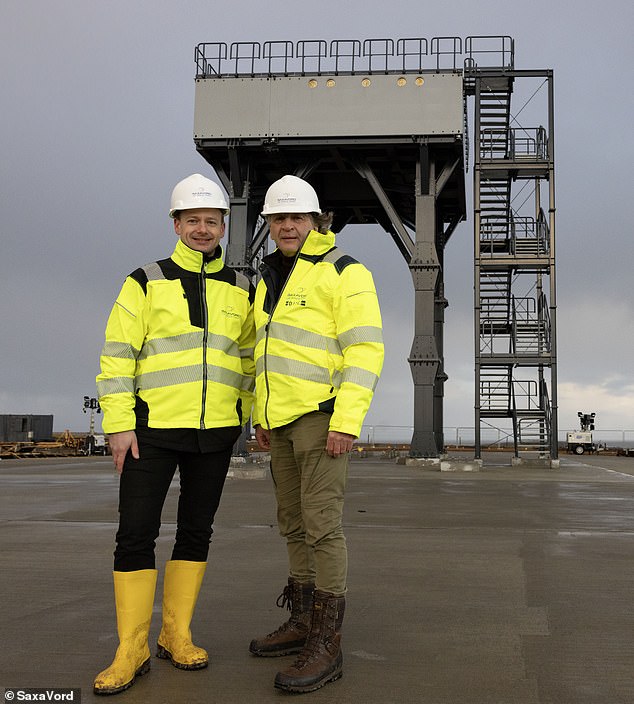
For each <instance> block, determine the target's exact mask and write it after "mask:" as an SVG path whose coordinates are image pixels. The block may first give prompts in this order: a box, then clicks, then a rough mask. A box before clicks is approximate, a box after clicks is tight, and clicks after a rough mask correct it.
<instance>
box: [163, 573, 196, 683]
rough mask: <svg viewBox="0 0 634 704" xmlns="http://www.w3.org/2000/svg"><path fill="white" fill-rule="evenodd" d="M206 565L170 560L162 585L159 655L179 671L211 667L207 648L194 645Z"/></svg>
mask: <svg viewBox="0 0 634 704" xmlns="http://www.w3.org/2000/svg"><path fill="white" fill-rule="evenodd" d="M206 568H207V563H206V562H192V561H189V560H169V561H168V562H167V563H166V564H165V579H164V582H163V626H162V627H161V632H160V634H159V637H158V647H157V651H156V656H157V657H159V658H162V659H164V660H170V661H171V663H172V665H174V667H177V668H178V669H179V670H202V669H203V668H205V667H207V665H209V655H208V654H207V651H206V650H205V649H204V648H199V647H198V646H197V645H194V644H193V643H192V634H191V630H190V624H191V620H192V616H193V615H194V609H195V608H196V602H197V601H198V594H199V592H200V587H201V585H202V581H203V577H204V575H205V570H206Z"/></svg>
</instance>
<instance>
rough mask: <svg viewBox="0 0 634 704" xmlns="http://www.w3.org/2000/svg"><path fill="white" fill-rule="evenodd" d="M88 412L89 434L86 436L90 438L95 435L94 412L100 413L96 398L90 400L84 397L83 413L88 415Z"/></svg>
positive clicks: (88, 397)
mask: <svg viewBox="0 0 634 704" xmlns="http://www.w3.org/2000/svg"><path fill="white" fill-rule="evenodd" d="M88 410H90V432H89V433H88V435H89V436H90V437H92V436H93V435H94V434H95V411H97V413H101V406H100V405H99V400H98V399H96V398H90V396H84V408H83V411H84V413H88Z"/></svg>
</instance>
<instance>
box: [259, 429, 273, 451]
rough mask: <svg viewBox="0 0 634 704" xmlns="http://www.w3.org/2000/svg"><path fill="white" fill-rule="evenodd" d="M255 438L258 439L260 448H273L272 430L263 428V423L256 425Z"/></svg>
mask: <svg viewBox="0 0 634 704" xmlns="http://www.w3.org/2000/svg"><path fill="white" fill-rule="evenodd" d="M255 439H256V440H257V441H258V445H259V446H260V450H270V449H271V431H270V430H267V429H266V428H263V427H262V426H261V425H256V426H255Z"/></svg>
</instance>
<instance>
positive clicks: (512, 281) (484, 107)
mask: <svg viewBox="0 0 634 704" xmlns="http://www.w3.org/2000/svg"><path fill="white" fill-rule="evenodd" d="M484 39H488V40H491V39H495V38H491V37H488V38H483V37H473V38H470V41H467V52H466V53H467V60H466V62H465V87H466V93H467V95H473V96H474V98H475V100H474V103H475V105H474V133H475V140H474V141H475V148H474V151H475V154H474V171H475V174H474V224H475V238H474V253H475V256H474V272H475V275H474V292H475V296H474V302H475V331H476V332H475V337H476V340H475V357H476V359H475V370H476V398H475V414H476V418H475V421H476V443H475V444H476V457H480V455H481V451H482V446H483V437H484V436H485V434H486V431H487V430H488V429H492V428H495V430H496V435H497V437H498V438H499V437H501V436H505V435H506V436H508V437H512V438H513V446H514V452H515V455H516V457H521V456H527V455H535V454H537V455H539V456H540V457H546V458H551V459H554V458H556V457H557V416H556V350H555V315H554V314H555V261H554V254H553V253H554V246H553V245H554V182H553V177H554V161H553V142H552V126H553V117H552V108H553V106H552V73H551V72H547V71H546V72H539V71H538V72H527V71H516V70H515V68H514V65H513V64H514V62H513V42H512V40H511V39H510V38H509V37H499V38H497V39H499V40H500V41H501V55H502V61H501V62H498V65H496V66H491V65H490V64H491V63H494V62H492V61H490V59H491V54H492V51H491V50H490V49H488V50H486V51H484V52H480V53H481V54H484V65H483V63H482V60H481V56H480V55H479V52H478V46H479V44H478V42H479V41H481V40H484ZM500 63H501V65H500ZM542 76H543V77H545V79H546V80H545V81H544V83H545V84H548V101H547V110H546V112H547V114H546V116H545V117H546V123H547V125H548V130H546V129H545V128H543V127H537V128H523V127H520V126H519V125H518V123H517V121H516V120H515V119H514V118H513V115H512V109H511V102H512V99H513V97H514V95H515V94H516V93H517V86H518V82H519V81H523V80H524V79H525V78H532V79H535V78H538V79H539V78H541V77H542ZM549 135H550V137H549ZM542 183H546V184H548V187H549V190H548V196H547V197H546V199H545V200H546V207H547V210H548V214H546V212H545V211H544V207H543V204H542V200H543V196H542V187H541V185H542ZM527 186H528V187H530V186H533V192H532V193H531V191H530V188H528V196H526V195H525V193H524V190H525V189H526V187H527ZM518 189H519V193H520V194H521V199H520V200H521V204H520V205H519V206H516V204H515V202H516V198H517V197H518V194H517V192H518ZM527 203H528V205H527ZM500 431H502V432H500ZM485 447H486V444H485Z"/></svg>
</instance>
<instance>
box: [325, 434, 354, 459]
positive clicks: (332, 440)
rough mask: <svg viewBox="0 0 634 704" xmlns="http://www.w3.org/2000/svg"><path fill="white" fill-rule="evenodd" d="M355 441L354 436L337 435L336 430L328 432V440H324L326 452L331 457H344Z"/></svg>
mask: <svg viewBox="0 0 634 704" xmlns="http://www.w3.org/2000/svg"><path fill="white" fill-rule="evenodd" d="M355 440H356V436H355V435H348V433H338V432H337V431H336V430H330V431H329V432H328V439H327V440H326V452H327V453H328V454H329V455H330V456H331V457H339V456H341V455H345V454H346V453H347V452H350V450H352V443H353V442H354V441H355Z"/></svg>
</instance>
